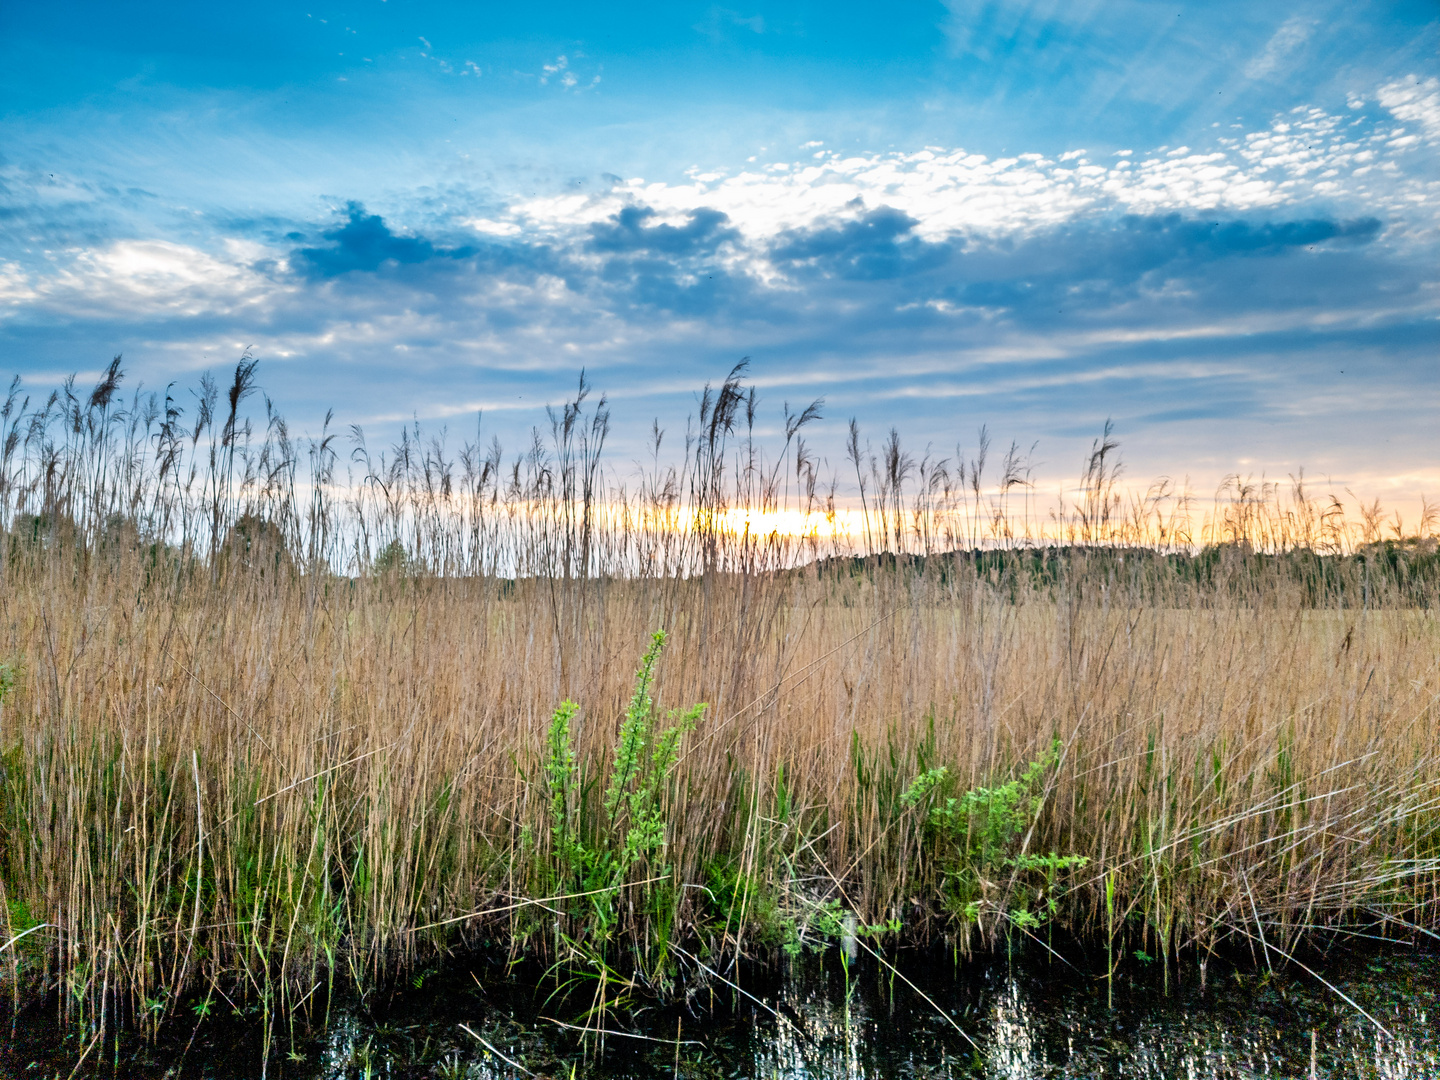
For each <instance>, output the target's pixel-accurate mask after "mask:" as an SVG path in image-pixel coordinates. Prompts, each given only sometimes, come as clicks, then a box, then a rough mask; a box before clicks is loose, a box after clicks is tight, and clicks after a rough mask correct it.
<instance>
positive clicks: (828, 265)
mask: <svg viewBox="0 0 1440 1080" xmlns="http://www.w3.org/2000/svg"><path fill="white" fill-rule="evenodd" d="M919 224H920V221H919V219H918V218H913V217H911V216H910V215H909V214H906V213H904V212H903V211H900V210H896V209H895V208H894V207H890V206H881V207H878V208H877V209H874V210H868V211H867V210H863V208H862V209H861V212H860V213H859V215H858V216H857V217H855V218H853V219H851V220H848V221H833V220H832V221H825V222H821V223H819V224H817V225H816V226H815V227H812V228H809V229H787V230H785V231H784V232H782V233H781V234H780V235H779V236H778V237H777V238H776V240H775V242H774V244H773V245H772V246H771V248H770V252H769V257H770V261H771V262H772V263H774V264H775V265H776V266H778V267H782V268H783V269H784V270H785V271H786V272H787V273H791V274H795V273H797V272H801V273H803V272H806V271H809V272H814V273H821V274H833V275H835V276H837V277H841V278H844V279H847V280H853V281H879V280H884V279H888V278H897V277H904V276H906V275H909V274H915V273H919V272H921V271H924V270H929V269H933V268H935V267H937V266H939V265H941V264H943V263H944V262H945V261H946V260H948V259H949V258H950V256H951V254H952V252H953V251H954V250H955V249H956V247H957V245H956V244H952V243H948V242H947V243H930V242H927V241H925V240H922V239H921V238H920V237H918V236H916V235H915V227H916V226H917V225H919ZM959 246H963V242H961V245H959Z"/></svg>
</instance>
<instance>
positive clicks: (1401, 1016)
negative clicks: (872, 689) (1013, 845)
mask: <svg viewBox="0 0 1440 1080" xmlns="http://www.w3.org/2000/svg"><path fill="white" fill-rule="evenodd" d="M1310 966H1311V967H1313V968H1315V971H1316V972H1318V974H1319V975H1320V976H1322V977H1323V978H1324V979H1325V980H1326V981H1328V982H1329V983H1330V984H1331V987H1327V986H1325V985H1323V984H1322V982H1321V981H1319V979H1318V978H1316V977H1315V976H1313V975H1311V974H1307V973H1306V972H1304V971H1301V970H1299V969H1298V968H1295V967H1291V968H1289V969H1288V970H1284V971H1276V972H1274V973H1271V972H1269V971H1265V970H1263V969H1262V970H1261V971H1259V972H1258V973H1257V972H1256V971H1255V970H1254V969H1253V967H1248V966H1247V967H1238V966H1231V965H1226V964H1223V963H1222V962H1220V961H1212V962H1211V963H1210V964H1209V966H1208V970H1207V972H1206V975H1207V978H1206V980H1205V985H1204V986H1203V987H1202V986H1201V981H1200V972H1199V968H1198V966H1197V965H1196V964H1195V963H1194V962H1190V963H1188V964H1185V965H1182V966H1180V967H1179V968H1178V969H1177V968H1174V967H1172V968H1171V970H1170V972H1169V975H1168V979H1166V978H1165V977H1164V976H1163V975H1162V973H1161V972H1160V970H1159V968H1158V965H1155V964H1150V965H1143V964H1140V963H1138V962H1137V963H1133V964H1132V965H1131V969H1129V970H1126V971H1125V972H1124V973H1123V975H1122V976H1121V977H1118V978H1117V979H1116V982H1115V985H1114V987H1113V1004H1111V1002H1110V1001H1109V1000H1108V998H1109V994H1108V992H1107V991H1108V989H1109V988H1107V986H1106V983H1105V981H1104V979H1103V978H1099V977H1096V976H1094V975H1093V974H1090V973H1087V972H1085V971H1082V970H1078V969H1076V968H1072V967H1070V966H1068V965H1066V964H1064V963H1061V962H1059V961H1053V962H1049V963H1046V962H1036V961H1034V960H1029V959H1027V960H1009V961H1007V960H1005V959H994V960H988V961H983V962H982V961H970V962H965V963H962V964H961V965H959V966H958V967H956V966H955V964H954V963H953V962H952V960H951V958H950V957H949V956H948V955H945V956H925V957H916V956H911V957H907V958H904V959H902V960H901V961H900V963H899V971H900V973H901V976H903V978H902V977H897V976H895V975H893V974H892V973H891V972H889V971H887V970H886V969H884V968H882V967H880V966H879V965H877V964H875V963H874V962H872V961H865V960H863V959H862V961H860V962H857V963H854V964H852V965H851V968H850V970H849V972H848V976H847V972H846V971H845V970H844V969H843V966H842V964H841V963H840V959H839V956H838V954H836V953H832V954H829V955H828V956H825V957H811V958H808V959H807V960H805V961H804V962H801V963H798V964H797V965H796V967H795V969H794V970H793V971H792V972H790V973H789V974H788V975H787V976H786V977H785V978H784V979H778V978H773V977H771V978H766V977H764V976H760V975H755V974H753V973H752V975H750V976H749V977H746V976H743V975H742V976H741V977H740V978H739V982H740V985H741V986H742V987H743V988H744V990H745V991H747V992H748V993H749V994H753V995H754V998H755V999H758V1001H757V1000H752V999H751V998H749V997H746V996H744V995H742V994H740V993H738V992H737V991H736V990H734V989H733V988H730V987H726V986H724V985H723V984H719V983H716V984H714V985H713V986H712V987H707V988H706V989H705V990H704V991H703V992H701V993H698V994H697V995H695V997H693V998H692V1000H690V1001H689V1002H688V1003H687V1005H686V1006H685V1007H683V1008H669V1009H658V1008H651V1009H647V1008H644V1007H639V1006H636V1007H632V1008H631V1009H629V1010H628V1011H627V1010H624V1009H620V1010H616V1011H614V1012H612V1013H611V1014H610V1015H609V1016H608V1017H606V1018H605V1020H604V1026H605V1027H607V1028H608V1029H609V1031H610V1034H608V1035H606V1036H605V1038H604V1040H603V1043H602V1042H601V1041H600V1040H598V1039H595V1038H593V1037H591V1038H582V1037H581V1035H580V1033H579V1032H577V1031H575V1030H572V1029H570V1028H565V1027H562V1026H560V1024H562V1023H570V1024H575V1025H579V1026H584V1025H585V1024H586V1023H587V1020H586V1017H585V1015H584V1010H585V1008H586V1007H587V1006H588V1005H589V1004H590V1002H591V1000H592V991H593V986H589V985H586V986H583V987H580V988H577V990H575V991H574V992H572V993H571V994H570V995H569V996H568V998H564V997H560V996H556V995H555V987H554V985H553V984H547V983H541V984H540V985H538V986H537V985H535V984H533V983H529V984H527V983H526V982H525V981H524V980H521V979H507V978H505V977H504V969H503V967H500V966H497V965H494V964H487V963H478V964H476V965H475V966H474V967H473V968H467V967H465V966H463V965H460V966H452V968H451V969H450V970H448V971H446V972H444V973H431V974H428V975H426V976H424V977H422V978H420V979H418V980H416V982H418V986H417V985H415V984H414V983H411V984H406V985H405V986H404V987H403V988H399V989H397V990H395V991H393V992H391V993H390V994H387V995H384V996H376V997H374V998H372V999H370V1000H368V1001H366V1002H359V1001H348V1002H342V1001H340V1000H338V998H337V999H335V1000H332V1001H331V1002H330V1005H329V1009H328V1013H329V1015H328V1017H327V1016H326V1015H325V1010H324V1009H323V1008H321V1009H317V1011H316V1014H315V1015H314V1016H313V1017H312V1018H311V1021H310V1026H309V1027H307V1026H306V1025H305V1024H304V1023H303V1022H301V1021H299V1020H297V1021H296V1023H295V1025H294V1027H293V1028H291V1027H290V1026H289V1025H286V1026H283V1027H282V1028H280V1029H279V1030H276V1031H273V1033H272V1045H271V1050H270V1053H269V1055H268V1060H267V1059H266V1055H265V1054H264V1050H263V1035H262V1025H261V1024H260V1023H259V1022H258V1021H257V1020H256V1019H255V1018H254V1017H250V1016H246V1015H243V1014H244V1010H243V1009H242V1010H241V1013H242V1015H240V1016H238V1017H237V1016H235V1015H220V1016H216V1017H214V1018H213V1019H211V1020H210V1021H208V1022H207V1023H205V1024H203V1025H201V1026H200V1027H199V1028H198V1029H196V1030H195V1032H194V1035H193V1038H192V1032H191V1029H190V1027H188V1026H187V1027H186V1028H185V1030H184V1031H183V1032H178V1033H176V1035H175V1036H174V1037H173V1038H172V1039H167V1040H165V1041H164V1042H162V1043H160V1044H158V1045H151V1046H147V1045H145V1044H144V1043H142V1042H139V1041H138V1040H129V1041H128V1042H127V1040H124V1039H122V1041H121V1045H120V1047H119V1049H118V1052H117V1049H116V1047H115V1046H114V1043H113V1041H111V1040H109V1039H106V1040H105V1041H104V1043H103V1045H102V1046H99V1047H92V1049H91V1052H90V1054H89V1055H88V1057H87V1058H86V1059H85V1060H84V1061H83V1062H82V1063H81V1066H80V1069H79V1072H78V1073H77V1075H89V1076H116V1077H136V1078H145V1080H149V1078H159V1077H166V1076H170V1077H177V1078H178V1077H196V1078H199V1077H215V1078H222V1077H251V1076H260V1075H262V1061H265V1062H266V1063H265V1066H264V1074H265V1075H266V1076H267V1077H284V1078H287V1080H290V1078H293V1080H320V1078H324V1080H352V1078H354V1080H364V1078H372V1077H391V1078H396V1080H400V1078H410V1077H441V1078H453V1080H461V1078H467V1080H500V1078H512V1077H522V1076H524V1075H526V1071H528V1072H529V1073H531V1074H533V1075H537V1076H545V1077H555V1078H569V1077H572V1076H573V1077H575V1078H577V1080H578V1078H580V1077H594V1078H601V1077H603V1078H606V1080H619V1078H622V1077H635V1078H659V1077H676V1076H682V1077H706V1078H711V1077H713V1078H717V1080H720V1078H724V1080H729V1078H732V1077H755V1078H757V1080H758V1078H767V1080H768V1078H772V1077H774V1078H793V1080H800V1078H812V1077H813V1078H819V1077H825V1078H840V1077H844V1078H852V1077H853V1078H860V1077H866V1078H870V1077H876V1078H880V1077H883V1078H909V1077H914V1078H926V1077H937V1078H938V1077H989V1078H996V1080H999V1078H1006V1080H1021V1078H1031V1077H1035V1078H1039V1077H1046V1078H1049V1077H1074V1078H1081V1077H1086V1078H1092V1077H1093V1078H1099V1077H1116V1078H1120V1077H1127V1078H1128V1077H1135V1078H1142V1077H1143V1078H1153V1080H1219V1078H1227V1080H1228V1078H1237V1080H1238V1078H1248V1077H1297V1078H1303V1077H1309V1076H1310V1075H1311V1067H1312V1057H1311V1054H1312V1049H1311V1048H1312V1032H1313V1037H1314V1042H1313V1045H1314V1068H1315V1075H1316V1076H1319V1077H1376V1078H1387V1080H1390V1078H1401V1077H1405V1078H1437V1077H1440V1000H1437V994H1440V953H1436V952H1416V951H1402V950H1401V949H1400V948H1398V947H1388V948H1385V949H1384V950H1383V951H1381V950H1369V951H1365V952H1353V951H1352V952H1346V953H1343V954H1342V953H1331V954H1330V955H1329V956H1328V957H1326V958H1325V959H1323V960H1321V961H1312V962H1311V963H1310ZM1101 970H1102V971H1103V967H1102V968H1101ZM906 979H908V980H909V981H910V982H911V983H913V986H912V985H907V983H906V981H905V980H906ZM712 989H713V991H714V993H713V995H712V993H711V990H712ZM922 995H923V996H922ZM1341 995H1344V996H1345V997H1348V998H1350V999H1351V1002H1349V1003H1347V1002H1346V1001H1345V1000H1344V998H1343V997H1342V996H1341ZM926 998H928V999H929V1001H927V1000H926ZM632 1004H633V1003H632ZM1361 1010H1363V1011H1364V1012H1365V1013H1368V1014H1369V1015H1370V1019H1367V1018H1366V1016H1365V1015H1363V1014H1362V1011H1361ZM224 1011H225V1012H227V1013H228V1011H229V1010H228V1007H227V1008H226V1010H224ZM49 1015H51V1014H50V1013H49V1011H48V1010H26V1011H22V1012H21V1013H20V1014H18V1015H14V1016H10V1017H8V1018H7V1023H6V1027H5V1029H4V1033H3V1037H4V1038H5V1039H6V1040H7V1041H6V1042H5V1044H4V1046H3V1047H0V1072H3V1074H4V1075H5V1076H7V1077H8V1076H15V1077H22V1076H31V1077H45V1078H49V1077H54V1076H57V1075H58V1076H59V1077H60V1078H62V1080H64V1078H65V1077H67V1075H68V1074H69V1072H70V1070H71V1069H72V1068H73V1067H74V1066H75V1063H76V1061H77V1059H78V1058H79V1055H80V1053H81V1052H82V1051H83V1050H85V1048H86V1043H87V1042H88V1039H86V1038H83V1037H80V1036H72V1037H70V1038H69V1039H68V1040H67V1039H62V1038H61V1037H60V1036H59V1035H57V1034H56V1032H55V1029H54V1027H53V1025H52V1024H51V1023H49V1022H48V1019H47V1018H48V1016H49ZM557 1021H558V1023H557ZM595 1022H596V1021H595V1020H594V1019H593V1018H592V1019H591V1020H590V1023H591V1024H592V1026H593V1025H594V1024H595ZM462 1025H463V1026H462ZM1382 1027H1383V1028H1384V1029H1385V1030H1383V1031H1382V1030H1381V1028H1382ZM467 1028H468V1030H467ZM632 1036H644V1037H643V1038H635V1037H632ZM677 1036H678V1041H677ZM132 1043H133V1045H132ZM487 1044H488V1045H487ZM502 1055H503V1057H502ZM505 1058H509V1059H510V1061H509V1062H507V1061H506V1060H504V1059H505ZM522 1070H525V1071H522Z"/></svg>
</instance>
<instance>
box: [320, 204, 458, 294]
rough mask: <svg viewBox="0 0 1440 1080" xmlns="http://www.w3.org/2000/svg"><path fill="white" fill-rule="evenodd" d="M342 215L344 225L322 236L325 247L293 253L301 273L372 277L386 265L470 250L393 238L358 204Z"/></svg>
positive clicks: (414, 238) (377, 218) (454, 255)
mask: <svg viewBox="0 0 1440 1080" xmlns="http://www.w3.org/2000/svg"><path fill="white" fill-rule="evenodd" d="M345 215H346V221H345V224H344V225H342V226H340V227H339V228H338V229H329V230H327V231H326V232H325V233H324V234H323V235H324V238H325V239H326V240H329V241H331V243H330V244H329V245H328V246H326V247H310V248H298V249H296V251H295V252H294V254H293V256H292V262H294V263H297V264H298V266H299V268H300V269H301V271H302V272H303V273H306V274H308V275H309V276H311V277H338V276H339V275H341V274H348V273H350V272H352V271H356V270H359V271H365V272H371V273H373V272H374V271H376V270H379V269H380V268H381V267H382V266H384V265H385V264H387V263H394V264H396V265H399V266H408V265H414V264H416V263H423V262H428V261H430V260H431V259H435V258H443V259H450V258H460V257H464V256H465V255H469V254H471V251H470V250H469V249H458V250H446V249H440V248H436V247H435V245H434V244H433V243H431V242H430V241H429V240H427V239H425V238H424V237H423V236H396V235H395V234H394V233H393V232H391V231H390V228H389V227H388V226H387V225H386V224H385V222H384V220H383V219H382V218H381V217H380V215H379V214H367V213H366V212H365V207H363V206H362V205H360V204H359V203H358V202H351V203H348V204H347V205H346V208H345Z"/></svg>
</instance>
